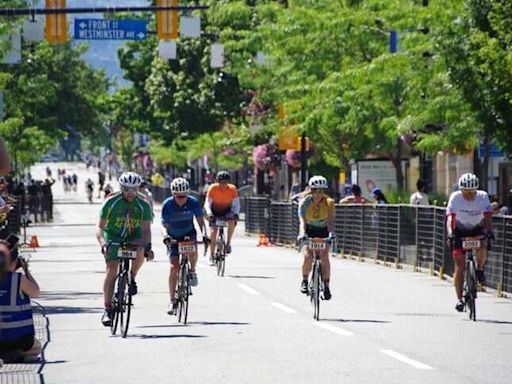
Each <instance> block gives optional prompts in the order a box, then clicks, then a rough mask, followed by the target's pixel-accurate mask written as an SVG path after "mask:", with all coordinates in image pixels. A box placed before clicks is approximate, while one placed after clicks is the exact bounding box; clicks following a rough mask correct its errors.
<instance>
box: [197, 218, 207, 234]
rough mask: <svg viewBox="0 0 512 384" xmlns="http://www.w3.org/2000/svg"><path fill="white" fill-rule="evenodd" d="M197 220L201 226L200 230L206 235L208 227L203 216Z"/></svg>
mask: <svg viewBox="0 0 512 384" xmlns="http://www.w3.org/2000/svg"><path fill="white" fill-rule="evenodd" d="M196 220H197V224H199V228H200V229H201V233H202V234H203V235H206V225H205V223H204V218H203V216H199V217H196Z"/></svg>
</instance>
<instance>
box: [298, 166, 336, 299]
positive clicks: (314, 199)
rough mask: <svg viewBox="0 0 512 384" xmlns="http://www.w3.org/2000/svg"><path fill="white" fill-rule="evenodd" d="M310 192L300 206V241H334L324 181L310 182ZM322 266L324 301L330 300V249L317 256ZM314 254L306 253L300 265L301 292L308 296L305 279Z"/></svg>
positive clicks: (320, 178) (330, 205) (331, 208)
mask: <svg viewBox="0 0 512 384" xmlns="http://www.w3.org/2000/svg"><path fill="white" fill-rule="evenodd" d="M308 186H309V188H310V192H309V193H308V194H307V195H306V196H305V197H304V198H303V199H302V200H301V201H300V203H299V237H298V240H299V241H304V240H306V239H307V238H308V237H309V238H313V237H320V238H327V237H330V238H334V237H335V236H334V200H333V199H331V198H330V197H328V196H327V195H326V194H325V190H326V189H327V187H328V186H327V180H326V178H325V177H323V176H313V177H312V178H311V179H309V183H308ZM320 260H321V263H322V280H323V281H324V294H323V299H324V300H330V298H331V291H330V288H329V280H330V275H331V265H330V262H329V245H328V246H327V247H326V249H325V250H323V251H322V252H321V253H320ZM312 262H313V252H312V251H309V250H307V251H306V253H305V254H304V261H303V263H302V283H301V289H300V291H301V292H302V293H308V276H309V273H310V272H311V265H312Z"/></svg>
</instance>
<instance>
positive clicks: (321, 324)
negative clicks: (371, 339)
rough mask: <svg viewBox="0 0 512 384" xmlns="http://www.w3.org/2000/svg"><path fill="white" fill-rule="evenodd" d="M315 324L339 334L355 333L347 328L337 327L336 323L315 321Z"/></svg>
mask: <svg viewBox="0 0 512 384" xmlns="http://www.w3.org/2000/svg"><path fill="white" fill-rule="evenodd" d="M313 324H315V325H316V326H317V327H320V328H323V329H326V330H328V331H331V332H333V333H337V334H338V335H342V336H353V335H354V333H352V332H350V331H347V330H346V329H341V328H338V327H335V326H334V325H331V324H325V323H319V322H314V323H313Z"/></svg>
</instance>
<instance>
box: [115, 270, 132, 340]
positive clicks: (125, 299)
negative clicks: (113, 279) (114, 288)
mask: <svg viewBox="0 0 512 384" xmlns="http://www.w3.org/2000/svg"><path fill="white" fill-rule="evenodd" d="M131 281H132V279H131V276H130V274H129V273H126V272H125V273H124V274H123V275H122V281H121V286H122V288H120V289H119V292H118V300H119V308H120V322H119V325H120V331H121V335H122V336H123V337H126V335H127V334H128V327H129V325H130V314H131V309H132V295H131V294H130V284H131Z"/></svg>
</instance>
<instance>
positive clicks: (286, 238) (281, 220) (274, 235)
mask: <svg viewBox="0 0 512 384" xmlns="http://www.w3.org/2000/svg"><path fill="white" fill-rule="evenodd" d="M270 218H271V220H270V241H271V242H272V243H275V244H292V243H293V242H294V240H295V237H294V230H293V213H292V203H291V202H279V201H273V202H271V203H270Z"/></svg>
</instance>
